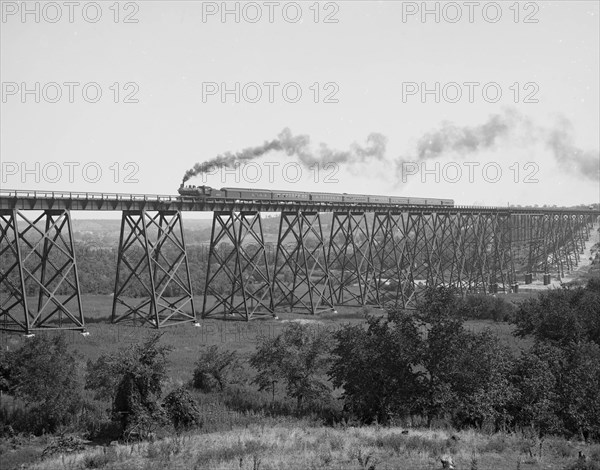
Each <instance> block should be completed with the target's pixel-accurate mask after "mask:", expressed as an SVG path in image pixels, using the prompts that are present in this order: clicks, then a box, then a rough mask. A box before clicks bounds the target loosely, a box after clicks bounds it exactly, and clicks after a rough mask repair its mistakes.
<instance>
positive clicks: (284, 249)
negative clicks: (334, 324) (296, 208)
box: [273, 212, 333, 315]
mask: <svg viewBox="0 0 600 470" xmlns="http://www.w3.org/2000/svg"><path fill="white" fill-rule="evenodd" d="M332 292H333V288H332V285H331V280H330V277H329V268H328V265H327V257H326V253H325V245H324V243H323V230H322V227H321V219H320V217H319V213H318V212H282V213H281V220H280V223H279V236H278V240H277V251H276V254H275V267H274V273H273V310H275V309H276V308H278V307H282V306H286V307H288V308H289V309H290V311H294V310H300V311H301V312H302V313H310V314H313V315H314V314H315V313H317V312H318V311H320V310H331V309H333V296H332Z"/></svg>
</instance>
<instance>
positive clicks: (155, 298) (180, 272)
mask: <svg viewBox="0 0 600 470" xmlns="http://www.w3.org/2000/svg"><path fill="white" fill-rule="evenodd" d="M124 321H132V322H133V323H136V322H138V321H141V322H142V323H148V324H150V325H152V326H153V327H155V328H160V327H163V326H170V325H176V324H180V323H186V322H196V310H195V308H194V298H193V292H192V282H191V276H190V269H189V263H188V257H187V252H186V246H185V239H184V236H183V222H182V217H181V212H179V211H158V212H156V213H155V214H153V215H151V214H149V213H148V212H146V211H124V212H123V214H122V218H121V232H120V237H119V254H118V259H117V274H116V278H115V291H114V296H113V309H112V322H113V323H118V322H124Z"/></svg>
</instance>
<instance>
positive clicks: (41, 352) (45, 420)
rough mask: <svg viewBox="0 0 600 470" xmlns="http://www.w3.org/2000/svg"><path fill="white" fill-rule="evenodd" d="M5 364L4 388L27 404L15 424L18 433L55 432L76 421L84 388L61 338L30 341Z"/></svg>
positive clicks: (12, 354) (10, 356) (6, 356)
mask: <svg viewBox="0 0 600 470" xmlns="http://www.w3.org/2000/svg"><path fill="white" fill-rule="evenodd" d="M2 361H3V366H2V369H3V373H2V374H3V377H4V381H5V382H4V385H3V386H4V387H5V388H7V389H8V391H9V393H11V394H12V395H14V396H15V397H16V398H19V399H21V400H22V401H23V402H24V404H25V410H24V413H23V414H22V415H21V416H20V418H19V419H18V420H17V421H15V422H14V425H15V427H16V428H17V429H18V430H20V431H26V432H32V433H34V434H40V433H43V432H54V431H55V430H56V429H57V428H58V427H59V426H61V425H65V424H69V423H70V422H72V421H73V419H74V417H75V416H76V415H77V412H78V411H79V409H80V407H81V402H82V400H81V392H82V387H81V383H80V382H79V380H78V375H77V362H76V360H75V357H74V356H73V354H72V353H70V352H69V351H68V347H67V343H66V341H65V339H64V337H63V336H62V335H60V336H58V335H57V336H54V337H49V336H45V335H39V336H36V337H34V338H31V339H28V340H27V342H25V344H23V345H22V346H21V347H20V348H19V349H17V350H16V351H14V352H10V353H7V354H6V355H5V356H4V359H3V360H2ZM65 391H68V393H65ZM13 417H16V415H14V416H13Z"/></svg>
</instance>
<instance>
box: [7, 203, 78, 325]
mask: <svg viewBox="0 0 600 470" xmlns="http://www.w3.org/2000/svg"><path fill="white" fill-rule="evenodd" d="M42 223H44V228H43V229H42V228H40V225H41V224H42ZM19 225H21V227H22V229H21V227H19ZM0 259H1V260H2V264H1V267H0V296H1V297H0V329H2V330H6V331H19V332H23V333H25V334H30V333H32V332H35V331H37V330H48V329H57V330H80V331H84V330H85V326H84V318H83V308H82V305H81V294H80V290H79V278H78V275H77V262H76V260H75V247H74V244H73V229H72V224H71V215H70V212H69V211H68V210H46V211H44V212H43V213H42V214H41V215H40V216H39V217H37V218H36V219H35V220H33V221H31V220H29V219H28V218H27V217H25V215H24V214H23V213H22V212H20V211H18V210H2V211H0ZM28 297H37V308H36V309H34V308H33V307H32V305H31V304H32V303H34V302H33V301H32V299H30V298H28Z"/></svg>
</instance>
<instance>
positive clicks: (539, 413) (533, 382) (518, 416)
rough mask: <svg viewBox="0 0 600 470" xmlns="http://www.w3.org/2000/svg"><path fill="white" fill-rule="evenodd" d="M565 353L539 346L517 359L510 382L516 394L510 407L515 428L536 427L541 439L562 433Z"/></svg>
mask: <svg viewBox="0 0 600 470" xmlns="http://www.w3.org/2000/svg"><path fill="white" fill-rule="evenodd" d="M562 360H563V355H562V351H561V350H560V349H558V348H556V347H553V346H549V345H543V344H537V345H536V346H534V348H533V349H532V350H531V351H527V352H525V353H523V354H522V355H521V357H520V358H518V359H517V361H516V362H515V365H514V369H513V373H512V377H511V380H512V382H513V383H514V386H515V390H516V393H515V395H514V396H513V400H512V403H511V414H512V416H513V417H514V424H516V425H518V426H523V427H533V428H534V429H535V430H536V431H537V432H538V433H539V434H540V435H542V436H543V435H545V434H550V433H559V432H562V431H563V426H562V423H561V420H560V418H559V416H558V407H559V400H558V398H559V397H558V394H557V386H558V379H559V374H560V365H559V364H560V362H561V361H562Z"/></svg>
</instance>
